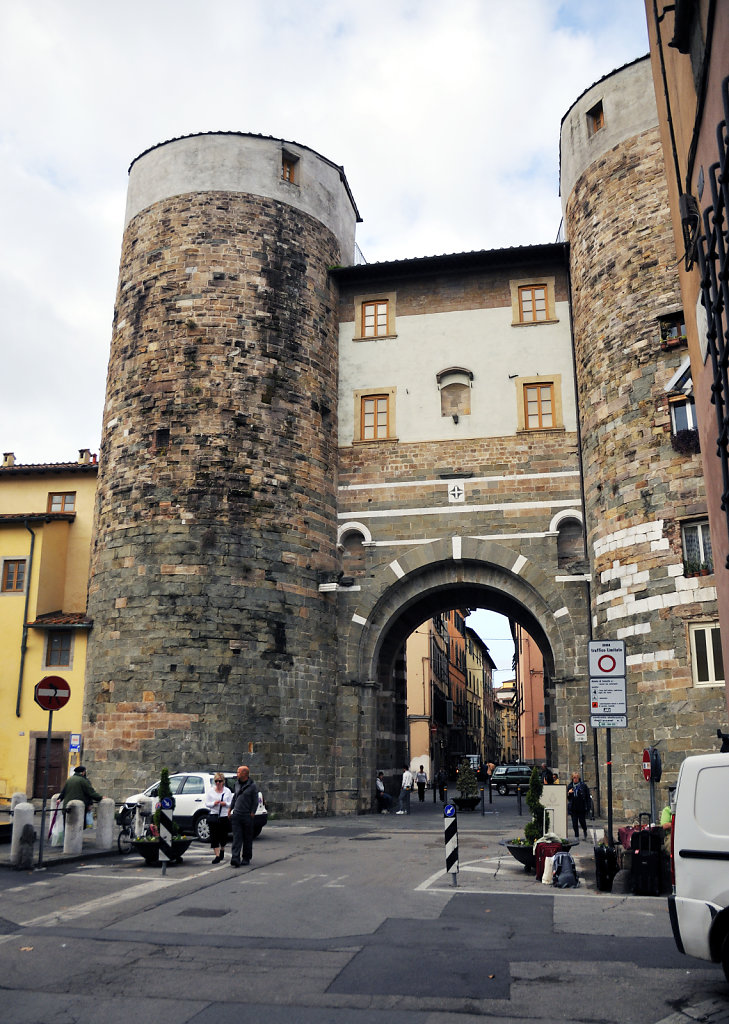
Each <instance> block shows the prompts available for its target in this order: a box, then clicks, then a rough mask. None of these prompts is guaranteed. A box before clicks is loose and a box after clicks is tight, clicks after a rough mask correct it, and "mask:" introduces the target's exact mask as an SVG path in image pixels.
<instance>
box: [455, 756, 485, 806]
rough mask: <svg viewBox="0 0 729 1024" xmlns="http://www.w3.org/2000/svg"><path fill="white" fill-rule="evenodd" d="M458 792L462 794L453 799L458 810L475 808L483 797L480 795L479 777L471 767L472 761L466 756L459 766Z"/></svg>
mask: <svg viewBox="0 0 729 1024" xmlns="http://www.w3.org/2000/svg"><path fill="white" fill-rule="evenodd" d="M458 792H459V793H460V796H457V797H456V798H455V799H454V801H453V803H454V804H455V805H456V807H457V808H458V810H459V811H473V810H475V809H476V807H477V806H478V802H479V800H480V799H481V798H480V797H479V795H478V779H477V778H476V773H475V771H474V770H473V768H472V767H471V762H470V761H467V760H466V759H465V758H464V759H463V760H462V761H461V763H460V764H459V766H458Z"/></svg>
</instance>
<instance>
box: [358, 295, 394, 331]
mask: <svg viewBox="0 0 729 1024" xmlns="http://www.w3.org/2000/svg"><path fill="white" fill-rule="evenodd" d="M387 307H388V303H387V300H386V299H385V300H382V301H377V302H363V303H362V337H363V338H383V337H385V336H386V335H387V334H388V329H387V326H388V325H387V320H388V316H387V313H388V309H387Z"/></svg>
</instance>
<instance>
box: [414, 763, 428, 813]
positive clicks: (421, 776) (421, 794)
mask: <svg viewBox="0 0 729 1024" xmlns="http://www.w3.org/2000/svg"><path fill="white" fill-rule="evenodd" d="M415 785H416V786H417V787H418V800H419V801H420V803H421V804H422V803H425V787H426V786H427V785H428V776H427V775H426V773H425V770H424V769H423V766H422V764H421V766H420V771H419V772H418V773H417V774H416V776H415Z"/></svg>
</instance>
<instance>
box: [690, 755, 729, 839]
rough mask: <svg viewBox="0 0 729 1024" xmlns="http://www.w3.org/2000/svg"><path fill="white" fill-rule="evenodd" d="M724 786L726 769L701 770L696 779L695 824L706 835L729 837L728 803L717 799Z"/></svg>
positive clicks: (722, 767) (717, 767)
mask: <svg viewBox="0 0 729 1024" xmlns="http://www.w3.org/2000/svg"><path fill="white" fill-rule="evenodd" d="M725 786H726V768H725V767H724V766H723V765H722V766H721V767H719V766H716V767H713V768H702V769H701V771H700V772H699V774H698V775H697V777H696V802H695V805H694V814H695V816H696V824H697V825H698V826H699V828H700V829H701V830H702V832H705V833H706V834H707V835H714V836H729V802H728V801H726V800H724V799H717V795H718V794H720V793H721V794H723V793H724V791H725Z"/></svg>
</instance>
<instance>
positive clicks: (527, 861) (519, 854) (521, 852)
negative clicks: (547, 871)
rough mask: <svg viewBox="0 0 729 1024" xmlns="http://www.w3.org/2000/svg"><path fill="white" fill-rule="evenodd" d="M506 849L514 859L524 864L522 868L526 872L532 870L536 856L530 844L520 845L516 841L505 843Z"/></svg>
mask: <svg viewBox="0 0 729 1024" xmlns="http://www.w3.org/2000/svg"><path fill="white" fill-rule="evenodd" d="M506 849H507V850H508V851H509V853H510V854H511V856H512V857H513V858H514V859H515V860H518V861H519V863H520V864H522V865H523V866H524V870H525V871H526V872H527V873H528V872H530V871H533V870H534V867H535V865H536V858H535V856H534V851H533V850H532V848H531V846H520V845H519V844H518V843H507V844H506Z"/></svg>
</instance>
